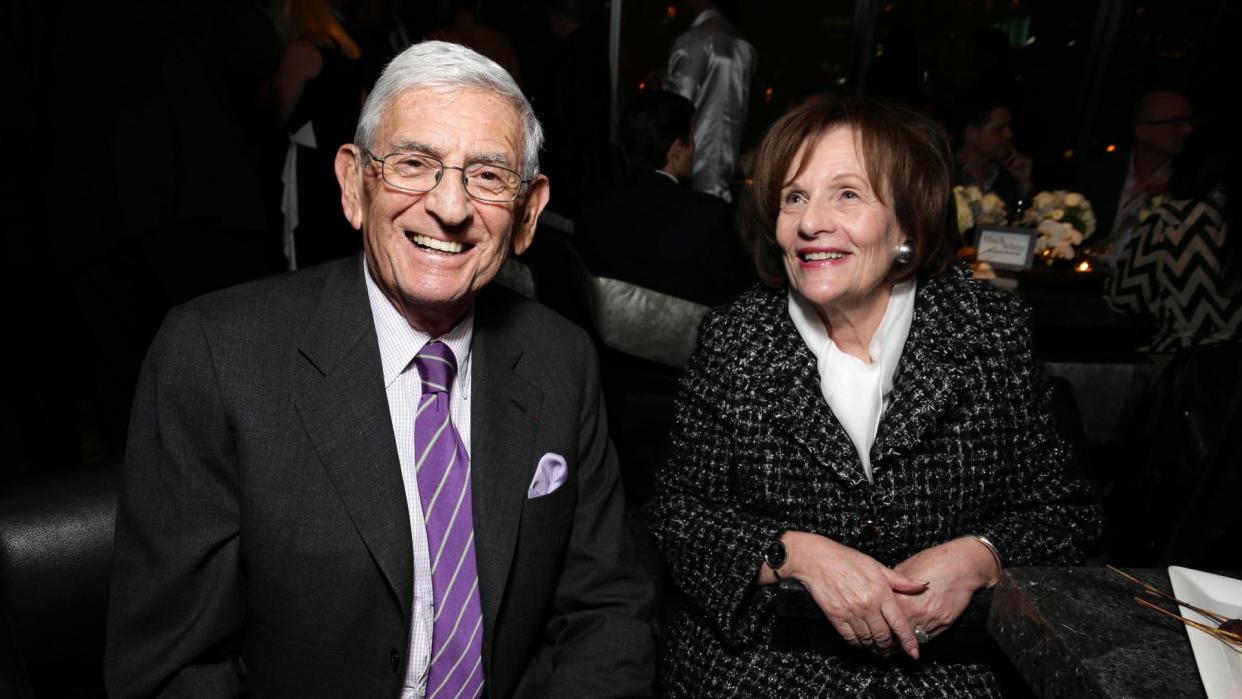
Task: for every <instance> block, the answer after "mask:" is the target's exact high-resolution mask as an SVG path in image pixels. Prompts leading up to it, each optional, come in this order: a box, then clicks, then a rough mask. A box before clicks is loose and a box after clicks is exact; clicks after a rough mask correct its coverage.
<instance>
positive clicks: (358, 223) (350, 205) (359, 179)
mask: <svg viewBox="0 0 1242 699" xmlns="http://www.w3.org/2000/svg"><path fill="white" fill-rule="evenodd" d="M363 157H364V156H363V154H362V150H361V149H360V148H359V147H358V146H355V145H354V144H352V143H346V144H345V145H343V146H341V147H340V149H339V150H337V151H336V163H335V169H336V182H337V184H339V185H340V186H341V209H342V210H343V211H344V212H345V218H346V220H348V221H349V225H351V226H353V227H354V229H355V230H362V223H363V219H364V217H365V216H364V203H365V202H366V199H367V193H366V188H365V183H364V182H363V179H364V177H363V172H364V170H363V168H364V167H365V166H366V163H364V162H363V161H362V158H363Z"/></svg>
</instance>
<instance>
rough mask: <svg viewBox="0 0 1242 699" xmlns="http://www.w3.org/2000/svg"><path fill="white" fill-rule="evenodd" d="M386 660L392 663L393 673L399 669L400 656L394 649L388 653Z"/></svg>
mask: <svg viewBox="0 0 1242 699" xmlns="http://www.w3.org/2000/svg"><path fill="white" fill-rule="evenodd" d="M388 660H389V661H390V662H391V663H392V671H393V672H397V671H398V670H400V669H401V654H400V653H398V652H397V649H396V648H393V649H392V650H390V651H388Z"/></svg>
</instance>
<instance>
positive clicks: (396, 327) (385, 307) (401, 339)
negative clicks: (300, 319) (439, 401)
mask: <svg viewBox="0 0 1242 699" xmlns="http://www.w3.org/2000/svg"><path fill="white" fill-rule="evenodd" d="M362 276H363V277H365V278H366V283H367V300H368V301H370V303H371V318H372V319H373V320H374V322H375V335H376V339H377V340H378V341H379V350H380V363H381V365H382V366H383V368H384V387H385V388H387V387H389V386H391V385H392V382H393V381H396V380H397V377H398V376H400V375H401V374H402V372H404V371H405V370H406V368H407V367H409V366H410V362H412V361H413V360H414V355H415V354H418V351H419V350H420V349H422V348H423V345H425V344H427V343H428V342H431V341H432V340H440V341H441V342H443V343H444V344H446V345H448V346H449V349H451V350H453V356H454V357H456V358H457V375H458V376H461V375H462V374H463V373H464V372H465V371H466V367H467V365H468V363H469V362H470V341H471V339H473V337H474V309H473V307H472V308H471V309H470V311H469V312H468V313H466V315H465V317H464V318H462V319H461V320H459V321H457V324H456V325H454V326H453V327H452V328H451V329H450V330H449V331H448V332H446V333H444V334H443V335H441V336H439V337H432V336H431V335H430V334H428V333H425V332H423V331H422V330H419V329H418V328H415V327H413V326H412V325H410V324H409V322H408V321H406V319H405V316H403V315H401V311H398V310H397V307H396V306H394V305H392V302H391V301H389V300H388V297H387V296H385V295H384V292H383V291H382V290H381V289H380V288H379V285H378V284H376V283H375V280H374V279H372V278H371V270H370V265H368V264H367V261H366V257H365V255H364V256H363V260H362Z"/></svg>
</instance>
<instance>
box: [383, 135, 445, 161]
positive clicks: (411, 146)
mask: <svg viewBox="0 0 1242 699" xmlns="http://www.w3.org/2000/svg"><path fill="white" fill-rule="evenodd" d="M392 147H393V148H394V149H396V150H399V151H407V150H413V151H418V152H419V153H426V154H427V155H431V156H434V157H437V158H439V157H440V151H439V150H438V149H437V148H436V147H435V146H433V145H431V144H430V143H423V142H422V141H415V140H413V139H397V140H394V141H392Z"/></svg>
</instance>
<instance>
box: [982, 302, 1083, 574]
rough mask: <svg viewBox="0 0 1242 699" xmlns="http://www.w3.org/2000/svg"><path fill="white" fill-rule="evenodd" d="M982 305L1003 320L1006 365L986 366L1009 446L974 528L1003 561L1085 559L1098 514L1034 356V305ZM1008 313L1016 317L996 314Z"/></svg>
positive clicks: (1000, 332) (1000, 349) (999, 340)
mask: <svg viewBox="0 0 1242 699" xmlns="http://www.w3.org/2000/svg"><path fill="white" fill-rule="evenodd" d="M981 307H983V308H984V309H985V312H987V313H990V314H992V315H993V317H994V318H995V319H996V320H997V321H998V322H996V323H995V325H996V326H997V331H996V333H995V340H994V341H995V343H996V344H995V345H994V351H995V352H996V353H997V355H999V357H1000V358H1002V359H1003V361H1004V366H1005V369H1006V370H1005V371H1004V372H995V371H993V372H988V373H989V374H992V375H994V376H996V377H997V378H996V383H995V384H993V386H994V390H995V391H996V394H995V395H989V396H986V398H987V399H988V401H987V402H989V403H993V404H996V405H999V406H1001V407H1002V408H1003V410H1001V411H998V413H999V414H998V422H997V424H995V425H993V427H994V428H996V429H997V431H998V432H999V433H1000V434H1002V435H1004V437H1005V441H1008V445H1003V443H1002V445H1003V446H1007V448H1006V449H1004V450H1003V451H1002V452H1001V453H1000V454H998V455H997V456H998V458H997V461H996V469H997V472H998V473H999V474H1000V477H1001V479H1002V480H1001V483H1002V484H1003V487H1002V488H1000V489H999V491H998V493H999V495H1000V496H1001V498H1000V503H999V504H998V506H997V507H995V508H994V509H993V510H992V512H991V513H990V516H989V517H987V518H986V519H984V520H983V521H982V522H981V523H980V525H979V529H978V531H974V532H969V533H975V534H982V535H984V536H986V537H988V539H990V540H991V541H992V543H994V544H995V545H996V547H997V549H998V550H999V552H1000V554H1001V557H1002V559H1003V563H1004V565H1006V566H1027V565H1080V564H1081V563H1082V561H1083V559H1084V557H1085V550H1086V548H1087V547H1088V546H1090V545H1091V544H1092V543H1093V542H1094V541H1095V540H1096V539H1098V537H1099V535H1100V514H1099V511H1098V510H1097V509H1096V507H1095V506H1094V505H1093V504H1091V496H1090V494H1089V491H1088V488H1087V485H1086V483H1085V482H1084V481H1083V480H1082V479H1080V478H1077V477H1075V475H1076V474H1075V473H1074V471H1075V466H1074V455H1073V454H1072V453H1071V451H1070V449H1069V446H1068V444H1067V443H1066V442H1065V441H1064V440H1063V439H1061V437H1060V436H1059V435H1058V431H1057V425H1056V422H1055V419H1054V416H1053V414H1052V408H1051V394H1050V391H1049V388H1048V386H1047V383H1046V382H1045V380H1044V376H1043V372H1042V371H1041V370H1040V368H1039V364H1038V363H1037V361H1036V358H1035V356H1034V351H1033V346H1032V338H1031V331H1030V323H1029V315H1030V313H1029V309H1028V308H1027V307H1026V306H1025V304H1023V303H1021V302H1020V301H1019V300H1018V299H1017V298H1016V297H1013V296H1009V295H1002V294H997V295H996V296H995V297H994V299H989V300H988V301H985V302H984V303H982V304H981ZM1006 318H1009V319H1013V321H1014V322H1009V323H1004V322H999V321H1001V320H1002V319H1006ZM981 371H982V369H981ZM963 533H968V532H963Z"/></svg>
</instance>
